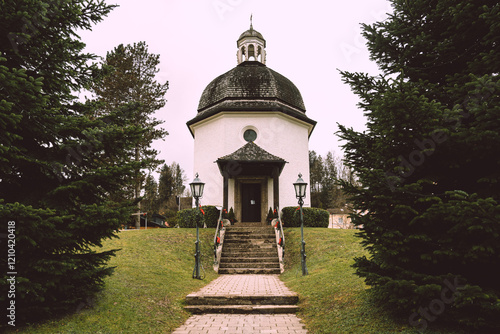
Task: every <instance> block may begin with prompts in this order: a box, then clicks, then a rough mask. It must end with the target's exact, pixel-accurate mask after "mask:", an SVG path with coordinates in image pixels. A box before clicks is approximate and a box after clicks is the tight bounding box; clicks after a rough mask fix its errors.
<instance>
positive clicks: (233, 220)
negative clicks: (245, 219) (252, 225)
mask: <svg viewBox="0 0 500 334" xmlns="http://www.w3.org/2000/svg"><path fill="white" fill-rule="evenodd" d="M227 219H229V221H230V222H231V224H234V223H236V222H237V220H236V216H235V215H234V210H233V208H231V209H229V213H228V214H227Z"/></svg>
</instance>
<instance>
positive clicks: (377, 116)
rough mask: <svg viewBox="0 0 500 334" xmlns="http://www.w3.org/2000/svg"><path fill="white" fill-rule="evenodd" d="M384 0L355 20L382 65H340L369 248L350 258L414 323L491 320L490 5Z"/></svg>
mask: <svg viewBox="0 0 500 334" xmlns="http://www.w3.org/2000/svg"><path fill="white" fill-rule="evenodd" d="M391 2H392V3H393V7H394V13H393V14H392V15H391V16H390V17H389V18H388V19H387V20H386V21H383V22H378V23H375V24H373V25H371V26H368V25H364V36H365V37H366V38H367V40H368V47H369V51H370V54H371V58H372V59H373V60H375V61H376V62H377V64H378V65H379V67H380V69H381V70H382V72H383V74H382V75H380V76H377V77H372V76H369V75H366V74H363V73H348V72H343V73H342V74H343V78H344V80H345V82H346V83H348V84H349V85H350V86H351V88H352V89H353V91H354V92H355V93H356V94H357V95H358V96H359V97H360V98H361V102H360V104H359V105H360V107H361V108H362V109H363V110H364V112H365V114H366V116H367V119H368V123H367V128H368V129H367V131H365V132H363V133H359V132H355V131H354V130H353V129H348V128H345V127H340V129H341V130H340V137H341V138H342V139H344V140H346V144H345V146H344V149H345V155H346V163H347V164H348V165H349V167H351V168H353V170H354V172H355V173H356V176H357V177H358V178H359V181H360V183H361V185H362V186H361V187H356V186H353V185H352V184H349V182H343V186H344V188H345V190H346V191H347V192H348V193H349V194H350V196H351V197H352V199H351V200H352V201H353V202H354V203H355V209H357V210H359V212H360V213H359V214H358V215H356V216H355V217H354V223H355V224H357V225H359V226H362V227H363V228H362V232H361V237H362V238H363V245H364V246H365V247H366V249H367V250H368V251H369V252H370V256H369V257H362V258H357V259H356V263H355V267H356V270H357V273H358V275H360V276H361V277H364V278H365V280H366V282H367V283H368V284H369V285H371V286H372V289H373V290H374V293H373V296H374V297H375V298H377V299H378V300H379V301H380V302H381V303H383V304H384V305H386V306H388V307H389V308H390V309H396V310H399V311H400V312H402V314H403V315H405V316H406V317H408V316H409V318H408V319H409V321H410V323H411V324H412V325H413V326H416V327H418V328H419V329H421V330H423V329H425V328H426V327H427V326H429V325H430V323H431V322H432V321H437V320H438V319H439V320H443V321H452V322H458V323H461V324H466V325H470V326H475V327H484V329H483V330H484V331H487V330H488V329H492V330H496V331H498V329H499V328H500V327H499V325H498V320H497V319H498V316H500V288H499V285H498V280H497V279H496V277H495V275H493V273H492V268H496V267H498V264H499V263H500V243H499V242H498V238H499V236H500V204H499V201H500V188H499V184H500V173H499V171H500V158H499V155H498V152H500V81H499V73H500V38H499V36H500V24H499V22H500V4H499V3H498V1H487V0H482V1H457V0H415V1H405V0H393V1H391ZM493 328H494V329H493Z"/></svg>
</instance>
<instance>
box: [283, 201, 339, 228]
mask: <svg viewBox="0 0 500 334" xmlns="http://www.w3.org/2000/svg"><path fill="white" fill-rule="evenodd" d="M297 209H298V207H297V206H287V207H284V208H283V209H282V210H281V220H283V224H284V226H285V227H300V210H297ZM302 211H303V212H304V227H328V223H329V219H330V214H329V213H328V211H326V210H323V209H319V208H302Z"/></svg>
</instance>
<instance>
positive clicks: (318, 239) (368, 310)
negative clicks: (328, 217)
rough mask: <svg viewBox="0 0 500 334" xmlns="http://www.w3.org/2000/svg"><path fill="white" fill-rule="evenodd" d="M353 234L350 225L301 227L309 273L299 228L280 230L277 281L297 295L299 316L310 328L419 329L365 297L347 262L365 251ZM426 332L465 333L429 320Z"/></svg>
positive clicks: (347, 330)
mask: <svg viewBox="0 0 500 334" xmlns="http://www.w3.org/2000/svg"><path fill="white" fill-rule="evenodd" d="M355 233H356V231H355V230H337V229H325V228H306V229H304V240H305V241H306V255H307V261H306V263H307V268H308V271H309V275H307V276H302V269H301V264H300V229H299V228H287V229H286V230H285V240H286V254H285V272H284V273H283V274H282V275H281V280H282V281H284V282H285V284H286V285H287V286H288V287H289V288H290V289H292V290H293V291H295V292H297V293H298V294H299V297H300V301H299V306H300V307H301V311H300V312H299V314H298V316H299V317H300V318H301V319H302V320H303V321H304V322H305V324H306V327H307V329H308V330H309V333H311V334H313V333H325V334H326V333H328V334H331V333H342V334H344V333H360V334H368V333H373V334H381V333H420V332H419V331H418V330H416V329H415V328H413V327H412V326H410V324H409V322H408V318H406V319H399V320H398V319H394V318H391V317H390V316H389V315H388V314H386V312H384V311H383V310H381V309H378V308H377V307H375V306H374V305H373V304H372V303H371V302H370V298H369V292H368V290H367V286H366V285H365V283H364V281H363V279H361V278H359V277H358V276H356V275H355V274H354V268H352V267H351V265H352V264H353V263H354V260H353V258H354V257H358V256H362V255H363V254H365V252H364V250H363V248H362V247H361V245H360V243H359V242H360V240H361V239H359V238H357V237H355ZM424 306H425V305H424ZM409 316H410V315H409V314H408V317H409ZM425 333H428V334H438V333H439V334H445V333H446V334H451V333H465V332H461V331H460V330H456V331H446V330H444V329H441V330H439V329H438V328H437V326H436V325H435V324H434V323H432V322H429V326H428V328H427V330H426V331H425Z"/></svg>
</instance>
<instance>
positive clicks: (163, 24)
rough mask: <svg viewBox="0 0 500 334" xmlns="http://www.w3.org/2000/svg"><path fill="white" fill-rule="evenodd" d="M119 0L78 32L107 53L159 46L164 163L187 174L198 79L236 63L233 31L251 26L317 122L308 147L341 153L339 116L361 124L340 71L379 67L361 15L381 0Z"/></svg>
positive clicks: (203, 81)
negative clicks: (166, 86) (127, 47)
mask: <svg viewBox="0 0 500 334" xmlns="http://www.w3.org/2000/svg"><path fill="white" fill-rule="evenodd" d="M108 3H116V4H118V5H119V6H120V7H118V8H116V9H115V10H114V11H112V12H111V13H110V15H109V16H108V17H107V18H105V19H104V21H103V22H101V23H99V24H97V25H96V26H95V27H94V29H93V30H92V31H85V32H82V33H81V34H80V36H81V37H82V40H83V41H84V42H85V43H86V44H87V48H86V51H87V52H91V53H94V54H96V55H98V56H102V57H104V56H105V55H106V52H108V51H110V50H112V49H113V48H114V47H116V46H117V45H119V44H121V43H123V44H132V43H134V42H139V41H145V42H146V44H147V45H148V46H149V52H150V53H154V54H159V55H160V72H159V73H158V76H157V80H158V81H160V82H165V81H166V80H168V81H169V84H170V89H169V90H168V92H167V94H166V99H167V100H168V102H167V104H166V106H165V107H164V108H163V109H161V110H159V111H158V113H157V115H156V117H157V118H159V119H162V120H165V123H164V124H163V128H165V129H166V130H167V131H168V132H169V135H168V136H167V137H166V138H165V140H164V141H159V142H156V143H155V144H154V147H155V148H156V149H158V150H159V151H160V155H159V158H160V159H164V160H165V163H167V164H171V163H172V162H173V161H176V162H178V163H179V164H180V165H181V167H182V168H183V169H184V170H185V171H186V175H187V178H188V182H190V181H191V180H192V178H193V175H194V173H195V172H196V171H193V147H194V146H193V144H194V140H193V138H192V136H191V134H190V132H189V129H188V128H187V126H186V122H187V121H188V120H190V119H191V118H193V117H194V116H195V115H196V113H197V107H198V102H199V99H200V96H201V94H202V92H203V90H204V88H205V87H206V86H207V85H208V84H209V83H210V82H211V81H212V80H213V79H215V78H216V77H217V76H219V75H221V74H223V73H225V72H227V71H229V70H230V69H232V68H234V67H235V66H236V65H237V61H236V51H237V47H236V40H237V39H238V37H239V36H240V34H241V33H243V32H244V31H246V30H247V29H249V26H250V15H253V28H254V29H255V30H257V31H258V32H260V33H261V34H262V35H263V36H264V38H265V39H266V52H267V59H266V65H267V66H268V67H270V68H271V69H273V70H275V71H277V72H279V73H280V74H282V75H284V76H285V77H287V78H288V79H290V80H291V81H292V82H293V83H294V84H295V85H296V86H297V88H298V89H299V90H300V92H301V94H302V98H303V99H304V103H305V106H306V110H307V111H306V114H307V116H308V117H309V118H312V119H313V120H315V121H317V122H318V124H317V125H316V128H315V129H314V131H313V133H312V135H311V137H310V141H309V149H310V150H315V151H316V152H317V153H318V154H321V155H323V156H324V155H326V153H327V152H328V151H334V152H335V153H336V154H338V155H340V154H341V148H340V147H339V145H340V144H341V143H340V142H339V140H338V137H337V136H336V135H335V134H334V133H335V132H336V131H337V130H338V126H337V122H338V123H340V124H343V125H345V126H348V127H354V129H356V130H358V131H362V130H363V129H364V128H365V118H364V116H363V113H362V111H361V110H360V109H358V108H357V106H356V103H357V101H358V99H357V97H356V95H354V94H353V93H352V92H351V90H350V88H349V86H347V85H346V84H344V83H342V81H341V77H340V74H339V71H338V70H339V69H340V70H347V71H353V72H354V71H356V72H368V73H370V74H377V73H378V71H377V66H376V64H375V63H374V62H373V61H370V60H369V55H368V51H367V49H366V47H365V41H364V39H363V37H362V36H361V28H360V23H373V22H376V21H380V20H383V19H384V18H385V17H386V13H388V12H391V7H390V5H389V2H388V1H386V0H350V1H336V0H316V1H315V0H312V1H307V2H306V1H304V0H267V1H265V0H191V1H189V0H141V1H139V0H115V1H114V2H113V1H109V0H108Z"/></svg>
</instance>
